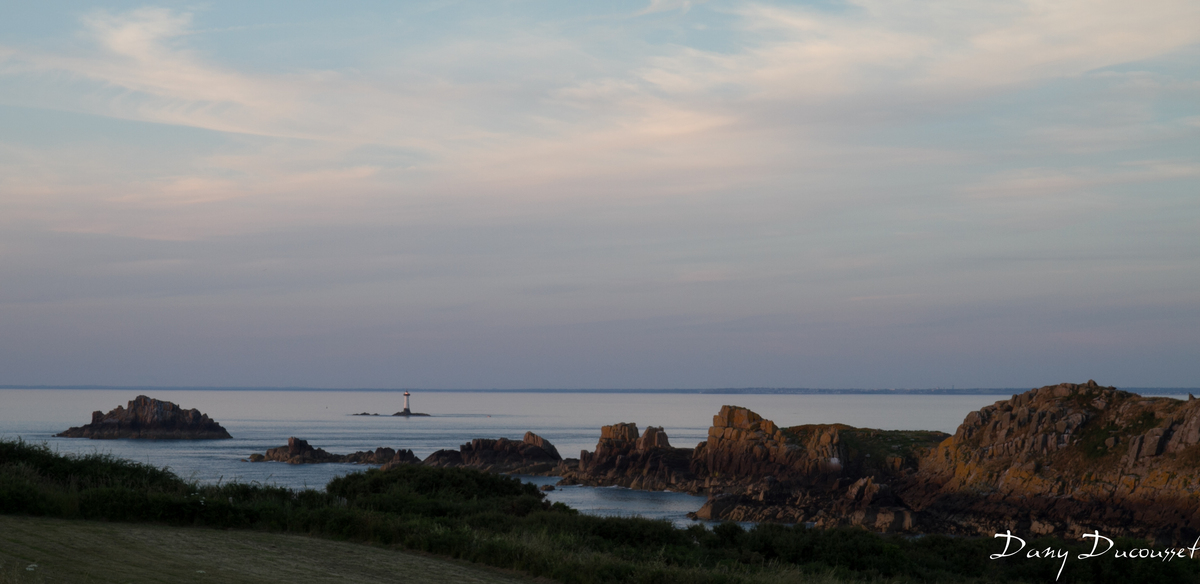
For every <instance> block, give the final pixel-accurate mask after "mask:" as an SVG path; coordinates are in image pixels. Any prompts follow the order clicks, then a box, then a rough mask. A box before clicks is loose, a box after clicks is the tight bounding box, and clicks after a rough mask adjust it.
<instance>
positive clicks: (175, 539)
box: [0, 515, 534, 584]
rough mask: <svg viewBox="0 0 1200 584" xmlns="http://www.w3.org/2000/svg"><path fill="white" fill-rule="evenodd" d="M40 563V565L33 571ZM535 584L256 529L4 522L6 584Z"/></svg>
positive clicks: (0, 560)
mask: <svg viewBox="0 0 1200 584" xmlns="http://www.w3.org/2000/svg"><path fill="white" fill-rule="evenodd" d="M31 564H36V565H37V567H36V568H34V569H33V570H32V571H30V570H27V569H26V568H28V567H29V566H30V565H31ZM26 582H29V583H39V582H47V583H51V582H70V583H76V582H79V583H93V582H94V583H97V584H100V583H139V584H140V583H151V582H155V583H157V582H162V583H164V584H165V583H186V582H210V583H216V582H222V583H226V582H228V583H233V584H241V583H246V584H250V583H260V582H349V583H363V584H366V583H374V582H405V583H406V584H423V583H430V584H433V583H441V582H466V583H480V584H482V583H497V584H509V583H511V584H518V583H523V584H529V583H530V582H534V580H531V579H528V578H525V577H522V576H519V575H513V574H509V573H505V572H501V571H499V570H495V569H491V568H487V567H482V566H478V565H474V564H468V563H465V562H458V561H454V560H447V559H441V558H430V557H426V556H422V555H418V554H413V553H408V552H401V551H394V550H389V549H384V548H380V547H374V546H369V545H363V544H360V543H346V542H337V541H330V540H326V539H317V538H311V537H304V536H297V535H284V534H278V533H263V532H256V531H238V530H217V529H204V528H177V527H167V526H159V525H149V524H134V523H110V522H101V521H75V520H63V519H50V518H44V517H20V516H6V515H0V583H2V584H17V583H22V584H23V583H26Z"/></svg>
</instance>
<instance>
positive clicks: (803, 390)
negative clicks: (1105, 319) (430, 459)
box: [0, 384, 1200, 395]
mask: <svg viewBox="0 0 1200 584" xmlns="http://www.w3.org/2000/svg"><path fill="white" fill-rule="evenodd" d="M0 389H31V390H55V389H59V390H138V391H140V390H155V391H338V392H342V391H344V392H350V391H363V392H404V391H410V392H411V391H421V392H429V393H482V392H492V393H682V394H796V395H813V394H850V395H853V394H934V395H958V394H961V395H1010V394H1017V393H1024V392H1026V391H1029V390H1030V389H1036V388H1024V387H964V388H959V387H953V386H952V387H949V388H946V387H928V388H909V387H904V388H899V387H898V388H810V387H713V388H624V389H622V388H574V389H569V388H520V389H514V388H449V389H432V388H420V387H398V388H390V387H340V388H339V387H301V386H219V385H98V384H81V385H31V384H25V385H22V384H7V385H0ZM1117 389H1121V390H1124V391H1134V392H1137V391H1139V390H1140V391H1153V392H1156V393H1165V394H1184V393H1190V392H1193V391H1200V387H1124V388H1121V387H1118V388H1117Z"/></svg>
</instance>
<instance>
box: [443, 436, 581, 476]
mask: <svg viewBox="0 0 1200 584" xmlns="http://www.w3.org/2000/svg"><path fill="white" fill-rule="evenodd" d="M561 462H562V456H559V454H558V449H557V448H555V447H554V445H553V444H551V443H550V441H549V440H546V439H545V438H542V437H541V436H538V435H537V434H534V433H533V432H526V433H525V437H524V438H523V439H522V440H521V441H519V442H518V441H515V440H509V439H508V438H499V439H496V440H492V439H488V438H476V439H474V440H472V441H470V442H469V443H467V444H463V445H462V446H460V447H459V449H458V450H438V451H437V452H434V453H433V454H430V455H429V456H428V457H426V458H425V461H424V464H427V465H430V466H467V467H471V468H477V469H479V470H483V471H487V472H497V473H509V474H534V475H545V474H550V473H551V472H553V471H554V469H555V468H556V467H557V466H558V465H559V464H560V463H561Z"/></svg>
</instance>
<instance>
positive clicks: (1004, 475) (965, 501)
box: [558, 381, 1200, 544]
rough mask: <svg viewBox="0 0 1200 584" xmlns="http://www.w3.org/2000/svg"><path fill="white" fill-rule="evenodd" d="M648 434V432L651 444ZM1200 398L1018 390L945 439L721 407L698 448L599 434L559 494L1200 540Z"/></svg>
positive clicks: (747, 515) (761, 516) (631, 433)
mask: <svg viewBox="0 0 1200 584" xmlns="http://www.w3.org/2000/svg"><path fill="white" fill-rule="evenodd" d="M648 437H652V438H648ZM1198 463H1200V400H1195V399H1189V400H1188V401H1181V400H1175V399H1171V398H1147V397H1142V396H1139V395H1137V394H1133V393H1129V392H1125V391H1120V390H1118V389H1116V388H1112V387H1102V386H1099V385H1098V384H1096V383H1095V382H1094V381H1089V382H1088V383H1086V384H1070V383H1064V384H1060V385H1055V386H1047V387H1042V388H1039V389H1034V390H1030V391H1028V392H1025V393H1023V394H1020V395H1014V396H1013V397H1012V398H1010V399H1007V400H1001V401H998V402H996V403H995V404H994V405H991V406H987V407H985V408H982V409H980V410H979V411H976V412H971V413H970V414H968V415H967V417H966V419H965V420H964V422H963V424H962V425H961V426H959V428H958V430H957V431H956V432H955V434H954V435H952V436H951V435H947V434H944V433H941V432H925V431H884V430H873V429H868V428H853V427H850V426H846V425H842V424H821V425H807V426H794V427H790V428H780V427H779V426H777V425H776V424H775V423H774V422H772V421H770V420H765V419H763V418H762V417H761V416H759V415H757V414H755V413H754V412H751V411H749V410H747V409H744V408H738V407H734V406H725V407H724V408H722V409H721V412H720V413H718V414H717V415H716V416H715V417H714V420H713V425H712V426H711V427H710V428H709V437H708V439H707V440H706V441H705V442H701V443H700V444H698V445H697V446H696V448H694V449H687V448H672V447H671V446H670V445H669V443H668V442H667V439H666V436H665V434H664V433H663V432H662V429H661V428H649V429H647V432H646V434H645V435H643V436H639V435H638V432H637V427H636V426H634V425H633V424H616V425H613V426H605V427H604V428H603V429H602V430H601V438H600V441H599V442H598V443H597V445H596V450H595V452H587V451H584V452H583V453H582V454H581V455H580V458H579V461H578V462H577V463H576V464H574V465H573V466H572V465H570V464H562V465H560V468H559V469H558V472H559V474H561V475H562V476H563V479H562V481H561V482H560V484H567V485H570V484H580V485H592V486H609V485H619V486H625V487H629V488H634V489H651V490H662V489H670V490H677V491H686V492H690V493H696V494H707V495H708V496H709V499H708V501H707V502H706V503H705V505H704V506H703V507H702V508H701V509H700V510H699V511H697V512H695V513H694V514H692V517H694V518H697V519H712V520H734V521H774V522H785V523H801V522H803V523H811V524H815V525H817V526H820V527H835V526H844V525H855V526H861V527H864V528H867V529H871V530H874V531H881V532H906V533H943V534H962V535H992V534H995V533H1002V532H1004V531H1005V530H1012V531H1014V532H1024V533H1033V534H1035V535H1050V534H1053V535H1058V536H1074V537H1078V536H1080V535H1081V534H1083V533H1091V532H1092V531H1093V530H1100V531H1101V532H1103V533H1106V534H1109V535H1115V536H1132V537H1140V538H1145V539H1149V540H1154V541H1158V542H1162V543H1174V544H1182V543H1192V542H1193V541H1195V540H1196V538H1197V537H1198V536H1200V465H1198Z"/></svg>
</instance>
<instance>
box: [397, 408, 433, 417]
mask: <svg viewBox="0 0 1200 584" xmlns="http://www.w3.org/2000/svg"><path fill="white" fill-rule="evenodd" d="M392 415H393V416H404V417H406V418H407V417H412V416H428V415H429V414H422V413H420V412H413V411H409V409H408V408H404V409H403V410H400V411H398V412H396V413H394V414H392Z"/></svg>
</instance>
